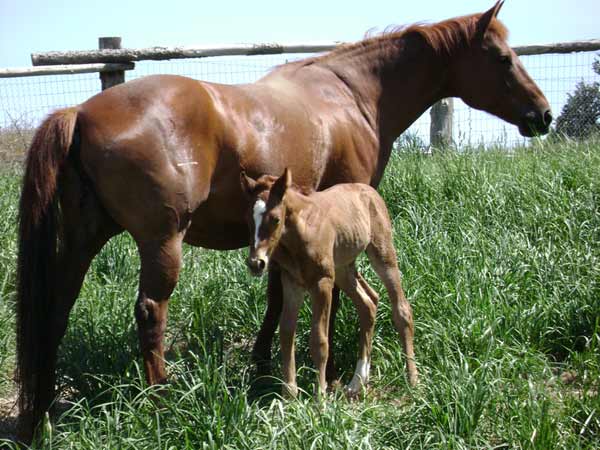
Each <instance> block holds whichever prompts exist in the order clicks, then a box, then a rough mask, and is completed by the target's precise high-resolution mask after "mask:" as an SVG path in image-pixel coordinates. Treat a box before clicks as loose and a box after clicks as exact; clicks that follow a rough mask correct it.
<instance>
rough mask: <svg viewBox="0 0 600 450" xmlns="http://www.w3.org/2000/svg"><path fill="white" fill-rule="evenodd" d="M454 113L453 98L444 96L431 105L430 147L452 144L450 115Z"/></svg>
mask: <svg viewBox="0 0 600 450" xmlns="http://www.w3.org/2000/svg"><path fill="white" fill-rule="evenodd" d="M453 113H454V100H453V99H452V98H445V99H443V100H440V101H439V102H437V103H436V104H435V105H433V106H432V107H431V111H430V113H429V114H430V115H431V125H430V127H429V139H430V142H431V147H435V148H440V147H446V146H448V145H452V143H453V139H452V124H453V120H452V115H453Z"/></svg>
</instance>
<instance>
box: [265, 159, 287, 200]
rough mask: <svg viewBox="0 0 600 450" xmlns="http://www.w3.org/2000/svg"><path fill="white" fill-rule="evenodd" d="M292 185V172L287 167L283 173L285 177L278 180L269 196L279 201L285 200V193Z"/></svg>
mask: <svg viewBox="0 0 600 450" xmlns="http://www.w3.org/2000/svg"><path fill="white" fill-rule="evenodd" d="M291 185H292V172H291V170H290V169H288V168H287V167H286V168H285V170H284V171H283V175H281V176H280V177H279V178H277V181H275V184H273V187H271V194H270V195H269V196H274V198H276V199H277V201H281V200H283V196H284V195H285V191H287V189H288V188H289V187H290V186H291Z"/></svg>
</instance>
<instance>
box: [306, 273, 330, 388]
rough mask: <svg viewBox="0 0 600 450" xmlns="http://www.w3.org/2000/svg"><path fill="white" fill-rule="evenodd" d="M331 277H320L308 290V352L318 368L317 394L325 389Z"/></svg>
mask: <svg viewBox="0 0 600 450" xmlns="http://www.w3.org/2000/svg"><path fill="white" fill-rule="evenodd" d="M332 289H333V279H331V278H328V277H323V278H321V279H320V280H319V281H318V282H317V284H316V286H313V287H312V288H311V290H310V296H311V299H312V325H311V330H310V354H311V357H312V360H313V363H314V364H315V367H316V369H317V370H318V377H319V378H318V381H319V388H318V392H319V394H325V391H326V390H327V380H326V376H325V373H326V367H327V356H328V353H329V341H328V333H329V314H330V311H331V291H332Z"/></svg>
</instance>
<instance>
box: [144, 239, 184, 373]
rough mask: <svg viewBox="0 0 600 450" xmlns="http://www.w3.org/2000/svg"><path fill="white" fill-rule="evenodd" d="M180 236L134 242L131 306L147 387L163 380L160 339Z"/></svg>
mask: <svg viewBox="0 0 600 450" xmlns="http://www.w3.org/2000/svg"><path fill="white" fill-rule="evenodd" d="M182 239H183V233H179V234H177V235H175V236H172V237H170V238H167V239H162V240H156V241H150V242H142V243H138V247H139V250H140V256H141V263H142V267H141V272H140V290H139V294H138V299H137V303H136V305H135V318H136V320H137V324H138V335H139V339H140V348H141V350H142V356H143V358H144V370H145V372H146V379H147V381H148V384H157V383H164V382H165V381H166V379H167V374H166V371H165V361H164V349H163V337H164V332H165V328H166V325H167V306H168V300H169V297H170V296H171V293H172V292H173V289H174V288H175V284H176V283H177V279H178V278H179V271H180V269H181V244H182Z"/></svg>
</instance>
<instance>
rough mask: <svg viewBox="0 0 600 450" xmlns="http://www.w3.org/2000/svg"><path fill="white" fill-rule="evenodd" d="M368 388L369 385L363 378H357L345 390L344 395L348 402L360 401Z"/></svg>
mask: <svg viewBox="0 0 600 450" xmlns="http://www.w3.org/2000/svg"><path fill="white" fill-rule="evenodd" d="M366 387H367V383H366V382H364V381H363V380H362V378H361V377H357V376H355V377H354V378H352V381H350V383H349V384H348V385H347V386H346V387H345V388H344V393H345V394H346V397H347V398H348V400H356V399H358V398H359V397H360V396H361V395H362V393H363V392H364V390H365V389H366Z"/></svg>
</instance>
